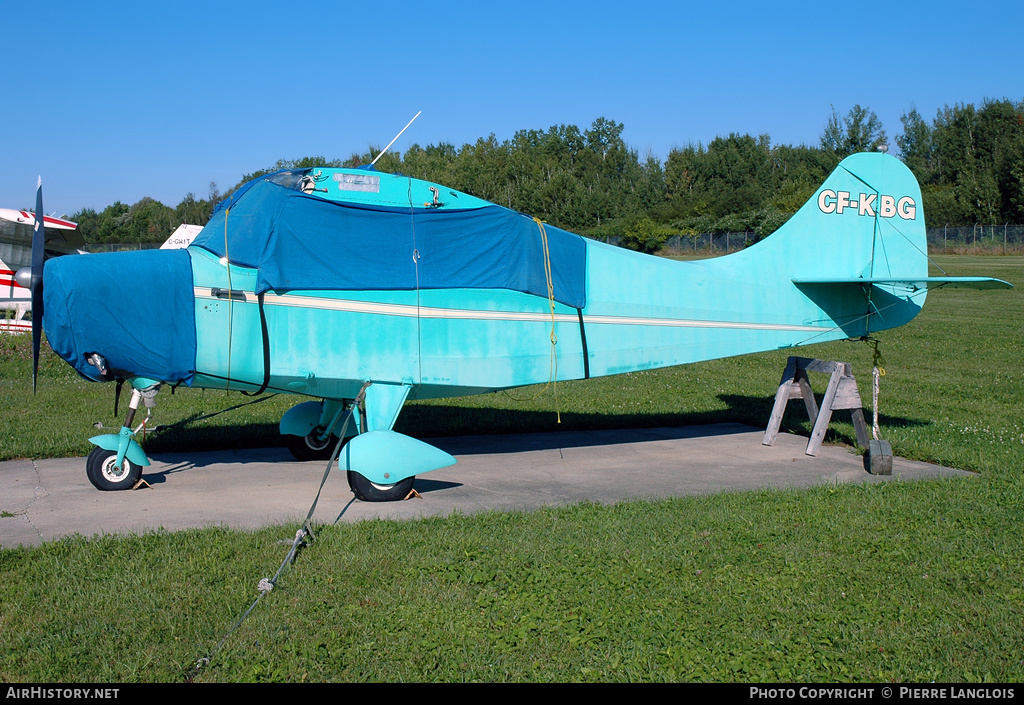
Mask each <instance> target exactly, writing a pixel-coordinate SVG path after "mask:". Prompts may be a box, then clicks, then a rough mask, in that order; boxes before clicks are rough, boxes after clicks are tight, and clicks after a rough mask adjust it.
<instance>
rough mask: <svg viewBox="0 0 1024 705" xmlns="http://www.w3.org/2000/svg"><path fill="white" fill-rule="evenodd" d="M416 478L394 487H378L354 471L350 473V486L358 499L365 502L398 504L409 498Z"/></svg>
mask: <svg viewBox="0 0 1024 705" xmlns="http://www.w3.org/2000/svg"><path fill="white" fill-rule="evenodd" d="M415 480H416V476H415V475H413V476H412V477H407V478H405V479H404V480H400V481H398V482H396V483H395V484H393V485H378V484H377V483H375V482H370V481H369V480H367V479H366V478H365V477H363V476H362V475H360V474H359V473H357V472H353V471H352V470H349V471H348V486H349V487H351V488H352V494H354V495H355V496H356V499H361V500H362V501H364V502H397V501H399V500H402V499H405V498H406V497H408V496H409V492H411V491H412V484H413V482H414V481H415Z"/></svg>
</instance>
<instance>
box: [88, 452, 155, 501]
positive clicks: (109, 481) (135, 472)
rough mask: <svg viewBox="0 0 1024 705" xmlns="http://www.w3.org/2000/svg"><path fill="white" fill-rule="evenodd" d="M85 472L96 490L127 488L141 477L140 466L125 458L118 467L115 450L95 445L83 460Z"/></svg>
mask: <svg viewBox="0 0 1024 705" xmlns="http://www.w3.org/2000/svg"><path fill="white" fill-rule="evenodd" d="M85 474H86V475H88V476H89V482H91V483H92V484H93V487H95V488H96V489H98V490H104V491H110V490H128V489H131V488H132V487H134V486H135V483H136V482H138V481H139V478H140V477H142V466H141V465H136V464H135V463H133V462H132V461H130V460H128V458H125V459H124V462H122V463H121V467H118V466H117V453H116V452H114V451H112V450H106V449H105V448H98V447H97V448H93V450H92V452H91V453H89V457H88V458H87V459H86V461H85Z"/></svg>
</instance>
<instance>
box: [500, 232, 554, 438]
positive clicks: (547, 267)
mask: <svg viewBox="0 0 1024 705" xmlns="http://www.w3.org/2000/svg"><path fill="white" fill-rule="evenodd" d="M533 222H535V223H536V224H537V227H538V228H539V229H540V241H541V245H542V247H543V248H544V279H545V280H546V283H547V287H548V307H549V308H550V309H551V363H550V364H551V366H550V372H549V374H548V381H547V384H545V385H544V386H543V387H542V388H541V390H540V391H539V392H537V393H536V394H535V395H533V396H532V397H528V398H526V399H519V398H517V397H514V396H512V395H511V394H509V393H508V390H503V391H504V392H505V396H507V397H508V398H510V399H514V400H515V401H532V400H533V399H536V398H537V397H539V396H540V395H541V394H543V393H544V392H545V391H547V388H548V387H549V386H551V387H552V388H553V389H554V393H555V416H556V417H557V419H558V423H562V412H561V410H560V408H559V404H558V353H557V351H556V349H555V346H556V345H558V336H557V335H556V334H555V282H554V277H553V276H552V274H551V251H550V250H549V249H548V233H547V230H545V229H544V223H543V222H541V220H540V218H537V217H536V216H535V217H534V218H533Z"/></svg>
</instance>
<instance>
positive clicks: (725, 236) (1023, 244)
mask: <svg viewBox="0 0 1024 705" xmlns="http://www.w3.org/2000/svg"><path fill="white" fill-rule="evenodd" d="M927 236H928V250H929V251H930V252H944V251H945V252H954V253H970V252H984V253H1007V252H1010V253H1020V254H1024V225H1014V224H1012V223H1004V224H1002V225H998V224H993V225H983V224H981V223H979V224H977V225H974V226H970V225H967V226H945V225H944V226H942V227H937V228H928V229H927ZM597 239H600V240H602V241H603V242H607V243H608V244H609V245H616V246H621V243H620V238H618V237H614V236H612V237H607V238H597ZM759 239H760V238H759V236H758V235H757V233H755V232H754V231H753V230H747V231H744V232H730V233H699V234H697V235H692V236H691V235H673V236H672V237H670V238H669V239H668V240H666V241H665V244H664V246H663V247H662V250H661V251H662V252H663V253H664V254H668V255H676V256H685V255H698V256H704V257H713V256H718V255H724V254H728V253H730V252H736V251H738V250H742V249H744V248H745V247H749V246H750V245H752V244H754V243H755V242H757V241H758V240H759ZM158 247H160V243H158V242H136V243H113V244H111V243H104V244H91V245H86V246H85V249H86V250H88V251H89V252H124V251H126V250H152V249H156V248H158Z"/></svg>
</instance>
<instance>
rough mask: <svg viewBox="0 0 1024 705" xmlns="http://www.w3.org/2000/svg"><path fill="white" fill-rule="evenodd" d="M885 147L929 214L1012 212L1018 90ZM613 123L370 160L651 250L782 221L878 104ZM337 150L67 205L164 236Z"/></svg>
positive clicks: (91, 239) (93, 218)
mask: <svg viewBox="0 0 1024 705" xmlns="http://www.w3.org/2000/svg"><path fill="white" fill-rule="evenodd" d="M901 123H902V127H903V132H902V134H900V135H899V136H897V137H896V138H895V146H896V149H895V150H894V152H895V155H896V156H897V157H899V158H900V159H902V160H903V161H904V163H905V164H906V165H907V166H908V167H909V168H910V169H911V170H912V171H913V173H914V175H915V176H916V177H917V179H918V181H919V182H920V184H921V188H922V200H923V202H924V203H923V205H924V212H925V216H926V218H927V222H928V224H929V225H930V226H942V225H946V224H948V225H973V224H975V223H1004V222H1009V223H1024V101H1022V102H1013V101H1011V100H1008V99H1002V100H986V101H984V102H983V103H982V104H981V105H980V106H975V105H970V104H957V105H955V106H952V107H950V106H946V107H944V108H943V109H941V110H939V111H938V113H937V115H936V116H935V118H934V119H933V120H932V121H931V122H930V123H929V122H928V121H926V120H925V119H924V118H923V117H922V116H921V115H920V114H919V113H918V112H917V110H916V108H912V109H911V110H910V111H909V112H908V113H906V114H904V115H903V116H902V117H901ZM623 130H624V125H623V124H622V123H617V122H615V121H613V120H609V119H607V118H603V117H602V118H598V119H597V120H595V121H594V122H593V124H592V125H591V126H590V127H589V128H587V129H580V128H579V127H577V126H575V125H556V126H553V127H551V128H549V129H547V130H520V131H518V132H516V133H515V135H513V136H512V138H510V139H507V140H503V141H499V140H498V139H497V138H495V136H494V135H493V134H492V135H490V136H488V137H481V138H479V139H478V140H477V141H476V142H475V143H472V144H464V145H462V147H459V148H456V147H455V145H452V144H449V143H445V142H442V143H440V144H437V145H428V146H426V147H421V146H420V145H418V144H414V145H413V146H411V147H410V148H409V149H408V150H407V151H406V152H405V153H404V154H399V153H395V152H388V153H386V154H384V155H383V156H380V159H379V161H378V162H377V164H376V168H377V169H378V170H379V171H382V172H387V173H402V174H406V175H408V176H412V177H416V178H420V179H426V180H429V181H433V182H437V183H441V184H444V185H446V186H449V187H451V188H455V189H458V190H460V191H464V192H466V193H470V194H472V195H474V196H478V197H480V198H484V199H487V200H489V201H493V202H495V203H498V204H500V205H503V206H506V207H508V208H511V209H514V210H517V211H521V212H524V213H529V214H530V215H535V216H538V217H540V218H541V219H543V220H545V221H546V222H549V223H551V224H553V225H556V226H558V227H562V228H565V229H567V230H571V231H574V232H579V233H581V234H584V235H588V236H592V237H599V238H604V237H617V238H619V241H620V243H621V244H623V245H625V246H628V247H632V248H634V249H638V250H642V251H654V250H656V249H658V247H659V246H660V244H661V243H663V242H664V241H665V239H666V238H667V237H669V236H671V235H684V236H686V235H695V234H696V233H706V232H712V233H722V232H737V231H740V232H748V233H749V234H750V238H751V239H752V240H757V239H760V238H762V237H764V236H766V235H768V234H770V233H771V232H773V231H774V230H775V229H776V228H778V227H779V226H780V225H782V224H783V223H784V222H785V221H786V220H787V219H788V218H789V217H790V216H791V215H792V214H793V213H794V212H796V210H797V209H798V208H799V207H800V206H801V205H803V204H804V202H806V201H807V199H809V198H810V197H811V196H812V195H813V193H814V192H815V190H817V188H818V186H820V184H821V182H822V181H823V180H824V179H825V177H826V176H828V174H829V173H830V172H831V171H832V170H833V169H834V168H835V166H836V165H837V164H838V163H839V162H840V161H841V160H842V159H843V158H844V157H846V156H848V155H850V154H853V153H854V152H859V151H865V150H875V149H879V148H886V146H887V145H888V138H887V136H886V133H885V129H884V127H883V125H882V123H881V120H880V119H879V118H878V116H877V115H876V114H875V113H874V112H872V111H871V110H870V109H868V108H865V107H862V106H860V105H855V106H854V107H853V108H851V109H850V110H849V112H847V113H846V114H845V115H839V114H837V113H836V111H835V110H834V109H833V111H832V115H831V117H830V118H829V120H828V121H827V123H826V125H825V127H824V128H823V131H822V134H821V136H820V138H819V142H818V144H817V145H813V146H809V145H800V146H792V145H774V144H772V142H771V140H770V138H769V136H768V135H764V134H763V135H758V136H756V137H755V136H752V135H749V134H744V135H740V134H735V133H734V134H730V135H729V136H727V137H717V138H715V139H714V140H712V141H711V142H709V143H708V144H707V145H704V144H692V143H691V144H687V145H686V146H683V147H676V148H674V149H672V150H671V151H670V152H669V154H668V156H667V158H666V159H665V160H664V161H661V160H660V159H658V158H656V157H654V156H653V155H650V154H648V155H646V156H644V157H641V156H640V155H639V153H638V152H637V150H635V149H633V148H631V147H630V146H629V145H628V144H626V142H625V141H624V140H623V138H622V132H623ZM379 153H380V149H379V148H374V147H371V148H370V149H369V150H368V151H367V152H365V153H363V154H353V155H350V156H349V157H348V158H347V159H333V160H326V159H324V158H323V157H319V156H314V157H305V158H302V159H297V160H280V161H278V162H277V163H276V164H274V165H272V166H270V167H267V168H263V169H260V170H258V171H255V172H253V173H250V174H246V175H245V176H244V177H243V178H242V179H241V180H240V181H239V183H238V184H236V185H235V186H234V187H232V188H231V189H229V190H228V191H227V192H225V193H223V194H221V193H220V191H219V190H218V188H217V185H216V184H214V183H211V184H210V191H209V194H208V195H207V197H206V198H202V199H200V198H197V197H196V196H195V195H194V194H192V193H190V194H188V195H187V196H186V197H185V198H184V199H183V200H182V201H181V203H179V204H178V205H177V206H176V207H174V208H171V207H169V206H165V205H164V204H162V203H160V202H159V201H156V200H154V199H151V198H143V199H142V200H141V201H139V202H138V203H136V204H134V205H131V206H128V205H125V204H123V203H120V202H118V203H115V204H113V205H111V206H108V207H107V208H105V209H104V210H103V211H102V212H99V213H97V212H95V211H94V210H92V209H84V210H82V211H80V212H78V213H76V214H74V215H73V216H72V220H75V221H76V222H78V224H79V227H80V229H81V231H82V234H83V236H84V238H85V240H86V242H88V243H110V242H162V241H163V240H165V239H166V238H167V236H168V235H169V234H170V233H171V232H172V231H173V230H174V229H175V228H176V227H177V226H178V225H179V224H181V223H190V224H195V225H204V224H205V223H206V222H207V220H208V219H209V218H210V216H211V214H212V212H213V209H214V207H215V206H216V204H217V202H218V201H219V200H220V199H221V198H223V197H225V196H227V195H229V194H230V193H232V192H233V191H234V189H236V188H238V187H239V186H241V185H242V184H243V183H245V182H246V181H248V180H250V179H252V178H256V177H258V176H261V175H263V174H266V173H269V172H272V171H276V170H279V169H285V168H301V167H307V166H335V167H340V166H358V165H361V164H366V163H369V162H371V161H372V160H373V159H374V158H377V157H378V155H379Z"/></svg>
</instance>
